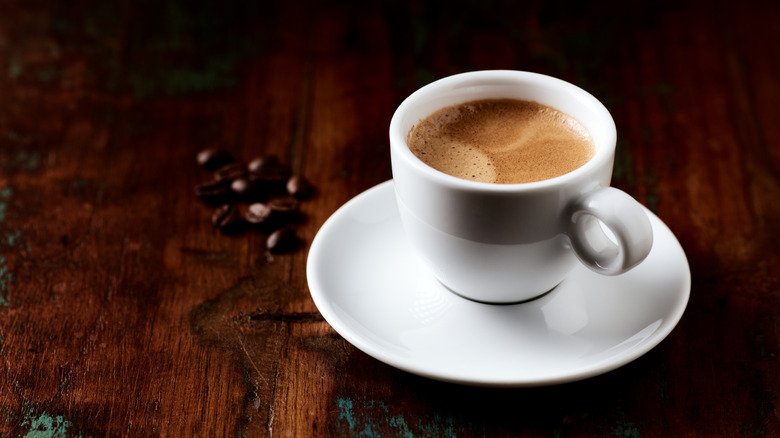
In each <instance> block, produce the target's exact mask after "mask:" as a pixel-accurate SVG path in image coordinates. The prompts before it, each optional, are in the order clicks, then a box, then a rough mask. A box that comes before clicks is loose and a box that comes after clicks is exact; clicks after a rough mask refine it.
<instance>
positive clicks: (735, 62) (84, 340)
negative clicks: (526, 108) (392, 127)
mask: <svg viewBox="0 0 780 438" xmlns="http://www.w3.org/2000/svg"><path fill="white" fill-rule="evenodd" d="M0 9H1V10H2V11H3V13H2V14H0V435H2V436H14V437H16V436H20V437H21V436H30V437H32V436H46V437H77V436H82V437H87V436H521V435H522V436H550V435H555V436H557V435H564V436H582V435H600V436H632V437H633V436H739V435H746V436H775V435H778V434H780V414H779V413H778V412H779V411H778V395H779V394H780V377H779V376H780V366H779V365H778V359H777V354H778V347H779V346H780V342H778V339H780V299H779V298H778V297H780V275H778V272H780V255H778V254H779V253H778V251H777V250H776V245H777V244H778V243H780V226H779V225H780V203H778V200H779V199H780V148H778V147H777V145H778V144H780V112H778V111H777V109H776V108H777V102H778V101H780V79H779V78H780V46H778V45H777V44H775V42H776V41H780V6H779V5H778V4H777V3H776V2H769V1H761V0H750V1H746V2H738V3H728V2H714V3H712V2H702V1H698V0H689V1H683V2H641V3H634V4H632V5H627V4H624V3H622V2H606V3H600V4H597V5H591V4H587V5H586V4H582V5H569V4H566V5H565V6H564V4H562V3H561V4H554V3H544V2H524V3H522V4H517V3H515V2H504V1H499V2H478V1H460V2H455V3H448V4H447V5H444V6H442V5H438V4H435V3H428V2H418V1H404V2H389V1H388V2H385V1H382V2H369V3H366V4H361V5H356V4H352V3H349V2H346V3H344V2H337V1H331V0H328V1H325V2H297V3H296V2H278V4H261V3H259V2H258V3H257V4H251V3H247V4H243V3H240V2H228V3H227V4H221V3H214V4H212V3H210V2H204V1H194V2H193V1H188V2H185V1H174V0H169V1H165V2H129V1H122V2H113V3H106V2H97V1H93V0H80V1H76V2H73V3H67V4H66V3H61V2H53V1H48V0H42V1H39V2H21V1H14V0H4V1H0ZM489 68H507V69H518V70H531V71H537V72H541V73H546V74H551V75H553V76H557V77H560V78H563V79H565V80H569V81H571V82H574V83H576V84H578V85H580V86H582V87H584V88H585V89H587V90H588V91H590V92H592V93H593V94H594V95H596V96H597V97H598V98H599V99H601V100H602V101H603V102H604V103H605V104H606V105H607V106H608V107H609V109H610V111H611V112H612V113H613V115H614V118H615V120H616V124H617V126H618V136H619V145H618V154H617V158H616V165H615V171H614V179H613V184H614V185H615V186H617V187H619V188H621V189H623V190H625V191H627V192H629V193H630V194H632V195H633V196H635V197H636V198H637V199H639V200H640V201H641V202H642V203H644V204H645V205H647V206H648V207H649V208H650V209H651V210H653V211H654V212H655V213H656V214H657V215H659V216H660V217H661V218H662V219H663V220H664V222H665V223H666V224H667V225H669V227H670V228H671V229H672V231H673V232H674V233H675V235H676V236H677V237H678V239H679V240H680V242H681V243H682V245H683V247H684V249H685V251H686V254H687V256H688V259H689V262H690V265H691V270H692V276H693V287H692V291H691V300H690V304H689V307H688V309H687V311H686V314H685V315H684V317H683V319H682V321H681V322H680V324H679V325H678V327H677V328H676V329H675V330H674V331H673V332H672V334H671V335H670V336H669V337H668V338H667V339H666V340H665V341H664V342H663V343H661V345H659V346H658V347H657V348H655V349H654V350H652V351H651V352H650V353H648V354H647V355H645V356H644V357H642V358H640V359H638V360H637V361H635V362H634V363H631V364H629V365H627V366H625V367H623V368H621V369H619V370H616V371H613V372H610V373H608V374H606V375H603V376H599V377H595V378H592V379H588V380H586V381H582V382H577V383H572V384H567V385H562V386H556V387H549V388H536V389H522V390H521V389H514V390H497V389H483V388H470V387H461V386H457V385H451V384H444V383H440V382H436V381H431V380H428V379H425V378H421V377H417V376H413V375H410V374H407V373H405V372H402V371H399V370H396V369H394V368H391V367H389V366H387V365H384V364H382V363H380V362H378V361H376V360H374V359H372V358H370V357H368V356H367V355H365V354H363V353H362V352H360V351H359V350H357V349H355V348H354V347H353V346H351V345H350V344H349V343H347V342H346V341H345V340H343V339H342V338H341V337H340V336H338V334H336V333H335V331H334V330H333V329H332V328H331V327H330V326H329V325H328V324H327V322H326V321H325V320H324V319H323V318H322V317H321V316H320V314H319V313H318V311H317V309H316V307H315V306H314V303H313V302H312V300H311V298H310V297H309V293H308V287H307V283H306V277H305V266H306V254H307V249H308V245H309V244H310V243H311V240H312V239H313V238H314V236H315V234H316V232H317V230H318V229H319V227H320V226H321V225H322V223H323V222H324V221H325V220H326V219H327V218H328V217H329V216H330V215H331V214H332V213H333V212H334V211H335V210H336V209H337V208H338V207H339V206H341V205H342V204H343V203H345V202H346V201H347V200H349V199H350V198H352V197H353V196H355V195H357V194H358V193H360V192H362V191H363V190H365V189H367V188H369V187H371V186H373V185H376V184H378V183H380V182H382V181H385V180H387V179H389V178H391V176H392V175H391V172H390V163H389V154H388V150H387V127H388V124H389V121H390V117H391V116H392V113H393V111H394V109H395V107H396V106H397V105H398V104H399V103H400V102H401V101H402V99H403V98H404V97H406V96H407V95H408V94H409V93H411V92H412V91H414V90H415V89H416V88H418V87H419V86H421V85H424V84H425V83H427V82H430V81H432V80H434V79H437V78H440V77H443V76H446V75H449V74H453V73H458V72H462V71H468V70H476V69H489ZM212 145H222V146H224V147H227V148H228V149H230V150H231V151H232V152H233V153H234V154H235V155H237V156H239V157H240V158H242V159H251V158H253V157H255V156H260V155H275V156H277V157H279V158H280V159H281V160H283V161H285V162H287V163H288V164H290V165H291V167H292V168H293V170H294V171H295V172H296V173H300V174H303V175H304V176H306V177H307V178H308V179H309V180H310V181H312V182H313V183H314V185H315V187H316V192H315V194H314V196H313V197H312V198H311V199H308V200H306V201H304V202H303V203H302V204H301V212H302V213H303V214H304V215H305V220H304V221H303V222H301V223H299V224H297V226H296V231H297V233H298V235H299V236H300V238H301V239H302V241H303V245H302V247H301V248H299V249H298V250H297V251H295V252H293V253H290V254H281V255H270V254H269V253H268V252H267V250H266V248H265V236H264V235H263V234H262V233H258V232H251V233H247V234H244V235H242V236H224V235H221V234H220V233H219V232H217V231H215V230H214V229H213V227H212V225H211V222H210V215H211V211H212V208H211V207H209V206H206V205H205V204H203V203H202V202H200V201H199V200H198V199H197V198H196V197H195V195H194V187H195V186H196V185H197V184H198V183H200V182H202V181H204V180H207V179H208V178H209V177H210V176H209V174H208V172H205V171H204V170H202V169H200V168H198V167H197V166H196V163H195V160H194V157H195V154H196V153H197V151H199V150H201V149H202V148H204V147H207V146H212Z"/></svg>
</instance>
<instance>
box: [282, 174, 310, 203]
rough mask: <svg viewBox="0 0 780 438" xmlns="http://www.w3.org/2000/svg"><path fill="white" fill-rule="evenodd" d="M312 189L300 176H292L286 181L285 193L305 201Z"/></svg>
mask: <svg viewBox="0 0 780 438" xmlns="http://www.w3.org/2000/svg"><path fill="white" fill-rule="evenodd" d="M312 189H313V187H312V186H311V184H309V182H308V181H306V179H305V178H304V177H302V176H300V175H294V176H292V177H291V178H290V179H289V180H287V193H289V194H291V195H292V196H294V197H296V198H298V199H306V198H308V197H309V196H311V193H312Z"/></svg>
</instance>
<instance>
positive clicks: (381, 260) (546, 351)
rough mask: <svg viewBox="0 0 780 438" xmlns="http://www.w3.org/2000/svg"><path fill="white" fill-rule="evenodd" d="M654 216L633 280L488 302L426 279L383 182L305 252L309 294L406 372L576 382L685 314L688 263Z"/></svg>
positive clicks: (606, 280) (576, 284) (351, 334)
mask: <svg viewBox="0 0 780 438" xmlns="http://www.w3.org/2000/svg"><path fill="white" fill-rule="evenodd" d="M648 214H649V216H650V221H651V223H652V226H653V233H654V239H655V241H654V243H653V249H652V250H651V252H650V255H649V256H648V257H647V259H646V260H645V261H644V262H642V263H641V264H640V265H639V266H637V267H636V268H634V269H633V270H631V271H629V272H628V273H626V274H623V275H620V276H616V277H605V276H601V275H599V274H596V273H593V272H592V271H590V270H589V269H587V268H585V267H583V266H581V267H578V268H576V269H575V271H574V272H573V273H572V274H571V275H570V276H569V277H568V278H567V279H566V280H564V281H563V283H561V284H560V285H559V286H558V287H557V288H556V289H554V290H553V291H552V292H551V293H549V294H547V295H545V296H543V297H541V298H539V299H537V300H534V301H530V302H526V303H522V304H514V305H490V304H481V303H476V302H473V301H470V300H467V299H465V298H461V297H459V296H457V295H455V294H453V293H452V292H449V291H448V290H447V289H445V288H444V287H443V286H442V285H441V284H440V283H438V281H437V280H436V279H434V278H433V276H432V275H430V274H429V273H428V272H427V271H426V270H425V268H424V267H423V266H422V264H421V262H420V261H419V259H418V258H417V256H416V255H415V254H414V253H413V251H412V249H411V248H410V247H409V244H408V242H407V240H406V236H405V234H404V231H403V229H402V228H401V223H400V218H399V216H398V212H397V210H396V201H395V194H394V189H393V182H392V181H387V182H385V183H382V184H380V185H378V186H376V187H374V188H372V189H369V190H367V191H366V192H364V193H362V194H360V195H358V196H357V197H355V198H354V199H352V200H351V201H349V202H347V203H346V204H344V206H342V207H341V208H340V209H339V210H338V211H337V212H336V213H334V214H333V216H331V217H330V218H329V219H328V220H327V221H326V222H325V224H324V225H323V226H322V228H321V229H320V231H319V232H318V234H317V236H316V237H315V238H314V240H313V242H312V245H311V250H310V251H309V258H308V264H307V276H308V281H309V288H310V290H311V296H312V298H313V299H314V303H315V304H316V305H317V308H318V309H319V311H320V313H322V316H323V317H324V318H325V319H326V320H327V321H328V323H330V325H331V326H333V328H334V329H335V330H336V331H337V332H338V333H339V334H340V335H341V336H343V337H344V338H345V339H346V340H347V341H349V342H350V343H351V344H353V345H354V346H355V347H357V348H359V349H360V350H362V351H364V352H365V353H367V354H369V355H371V356H373V357H374V358H376V359H379V360H380V361H382V362H385V363H387V364H389V365H392V366H394V367H397V368H399V369H402V370H405V371H408V372H411V373H414V374H418V375H421V376H425V377H429V378H433V379H437V380H443V381H448V382H456V383H461V384H468V385H478V386H517V387H521V386H540V385H551V384H558V383H564V382H571V381H575V380H580V379H584V378H587V377H592V376H595V375H598V374H602V373H605V372H607V371H611V370H613V369H615V368H618V367H620V366H623V365H625V364H627V363H629V362H631V361H632V360H634V359H636V358H638V357H640V356H642V355H643V354H645V353H647V352H648V351H649V350H650V349H652V348H653V347H655V346H656V345H658V343H659V342H661V341H662V340H663V339H664V338H665V337H666V336H667V335H668V334H669V333H670V332H671V331H672V329H673V328H674V326H675V325H676V324H677V322H678V321H679V320H680V317H682V314H683V311H684V310H685V306H686V305H687V303H688V296H689V294H690V286H691V276H690V270H689V268H688V261H687V259H686V258H685V253H684V252H683V250H682V247H680V244H679V243H678V242H677V239H676V238H675V237H674V235H673V234H672V232H671V231H670V230H669V228H667V227H666V225H664V224H663V222H661V220H660V219H658V218H657V217H656V216H655V215H653V214H652V213H650V212H649V211H648Z"/></svg>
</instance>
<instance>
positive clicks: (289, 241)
mask: <svg viewBox="0 0 780 438" xmlns="http://www.w3.org/2000/svg"><path fill="white" fill-rule="evenodd" d="M297 246H298V237H297V236H296V235H295V231H294V230H293V229H292V228H282V229H279V230H276V231H274V232H273V233H271V235H270V236H268V239H266V247H267V248H268V251H270V252H271V253H273V254H280V253H284V252H289V251H292V250H294V249H295V248H296V247H297Z"/></svg>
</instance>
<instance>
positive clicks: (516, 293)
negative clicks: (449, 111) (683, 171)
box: [390, 70, 653, 303]
mask: <svg viewBox="0 0 780 438" xmlns="http://www.w3.org/2000/svg"><path fill="white" fill-rule="evenodd" d="M481 99H519V100H526V101H533V102H538V103H540V104H543V105H546V106H549V107H552V108H554V109H556V110H558V111H560V112H563V113H565V114H567V115H569V116H570V117H572V118H574V119H575V120H577V121H578V122H579V123H580V124H582V125H583V126H584V127H585V128H586V129H587V130H588V132H589V133H590V136H591V138H592V139H593V142H594V145H595V152H594V155H593V157H592V158H591V159H590V160H589V161H588V162H586V163H585V164H584V165H582V166H581V167H579V168H577V169H575V170H573V171H571V172H569V173H565V174H563V175H560V176H557V177H554V178H550V179H546V180H542V181H536V182H529V183H520V184H495V183H485V182H476V181H470V180H466V179H461V178H458V177H455V176H451V175H448V174H446V173H443V172H441V171H439V170H436V169H434V168H432V167H430V166H429V165H427V164H425V163H424V162H423V161H421V160H420V159H419V158H418V157H417V156H415V155H414V154H413V153H412V151H411V150H410V149H409V147H408V145H407V136H408V135H409V132H410V130H412V128H413V127H414V126H416V125H417V124H418V123H419V122H420V121H421V120H423V119H425V118H426V117H427V116H429V115H431V114H432V113H434V112H436V111H438V110H440V109H442V108H446V107H449V106H452V105H457V104H461V103H464V102H470V101H475V100H481ZM616 138H617V134H616V129H615V123H614V121H613V120H612V116H611V115H610V114H609V111H607V109H606V108H605V107H604V105H602V104H601V102H599V101H598V100H597V99H596V98H595V97H593V96H591V95H590V94H589V93H587V92H585V91H584V90H582V89H580V88H578V87H576V86H574V85H572V84H570V83H568V82H565V81H562V80H560V79H556V78H553V77H549V76H544V75H540V74H536V73H529V72H521V71H505V70H495V71H476V72H470V73H463V74H458V75H454V76H450V77H447V78H444V79H441V80H438V81H435V82H433V83H431V84H428V85H426V86H424V87H422V88H420V89H419V90H417V91H416V92H414V93H413V94H412V95H410V96H409V97H408V98H406V100H404V101H403V102H402V103H401V105H400V106H399V107H398V109H397V110H396V112H395V114H394V115H393V118H392V120H391V122H390V152H391V154H390V155H391V161H392V170H393V181H394V186H395V193H396V200H397V203H398V210H399V212H400V216H401V221H402V224H403V227H404V230H405V232H406V234H407V236H408V238H409V241H410V243H411V246H412V247H413V248H414V250H415V251H416V252H417V253H418V254H419V255H420V257H421V259H422V260H423V261H424V263H425V264H426V265H427V267H428V269H429V270H430V271H431V272H432V273H433V275H434V276H435V277H436V278H437V279H438V280H439V281H440V282H441V283H442V284H443V285H444V286H446V287H447V288H449V289H450V290H451V291H453V292H455V293H456V294H458V295H461V296H463V297H466V298H469V299H471V300H475V301H480V302H486V303H517V302H522V301H527V300H530V299H533V298H536V297H538V296H541V295H543V294H545V293H547V292H549V291H551V290H553V289H554V288H555V287H556V286H557V285H558V284H560V283H561V282H562V281H563V280H564V279H565V278H566V276H567V275H568V274H569V273H570V272H571V271H572V270H573V269H574V268H575V267H576V266H577V263H582V264H584V265H585V266H587V267H589V268H590V269H592V270H593V271H595V272H598V273H600V274H604V275H618V274H621V273H624V272H626V271H628V270H630V269H631V268H633V267H634V266H636V265H637V264H639V263H640V262H641V261H642V260H644V258H645V257H646V256H647V254H648V253H649V252H650V248H651V247H652V242H653V233H652V228H651V225H650V221H649V219H648V217H647V214H646V213H645V210H644V209H643V207H642V206H641V205H640V204H639V203H638V202H637V201H636V200H634V199H633V198H632V197H631V196H629V195H627V194H626V193H625V192H622V191H620V190H618V189H615V188H612V187H609V184H610V180H611V176H612V166H613V163H614V157H615V144H616Z"/></svg>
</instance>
